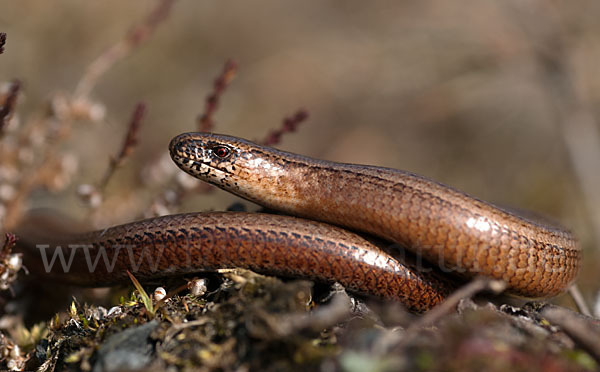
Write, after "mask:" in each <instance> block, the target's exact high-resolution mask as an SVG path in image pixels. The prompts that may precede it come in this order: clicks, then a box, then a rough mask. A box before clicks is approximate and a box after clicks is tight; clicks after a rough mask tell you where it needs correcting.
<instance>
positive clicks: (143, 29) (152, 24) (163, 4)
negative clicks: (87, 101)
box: [74, 0, 175, 98]
mask: <svg viewBox="0 0 600 372" xmlns="http://www.w3.org/2000/svg"><path fill="white" fill-rule="evenodd" d="M174 2H175V0H160V1H159V2H158V5H157V6H156V7H155V8H154V9H152V11H150V13H149V14H148V15H147V16H146V18H145V19H144V20H143V21H142V22H141V23H140V24H139V25H137V26H135V27H134V28H133V29H132V30H130V31H129V32H128V33H127V34H126V35H125V37H124V38H123V39H121V40H119V41H118V42H117V43H116V44H114V45H113V46H112V47H110V48H108V49H107V50H106V51H105V52H104V53H102V54H101V55H100V56H99V57H98V58H97V59H96V60H95V61H93V62H92V63H91V64H90V65H89V66H88V68H87V70H86V72H85V73H84V75H83V77H82V78H81V80H79V83H78V84H77V88H76V89H75V94H74V96H75V97H76V98H83V97H87V96H88V95H89V93H90V92H91V91H92V89H93V88H94V86H95V85H96V83H97V82H98V79H99V78H100V77H101V76H102V75H103V74H104V73H106V71H108V70H109V69H110V68H111V67H112V66H113V65H114V64H115V63H117V62H118V61H119V60H121V59H123V58H125V57H126V56H127V55H129V53H131V51H132V50H133V49H135V48H136V47H138V46H139V45H140V44H141V43H143V42H144V41H146V40H147V39H148V38H149V37H150V36H151V35H152V33H153V32H154V31H155V30H156V28H157V26H158V25H159V24H160V23H161V22H163V21H164V20H165V19H166V18H167V16H168V15H169V11H170V10H171V8H172V6H173V3H174Z"/></svg>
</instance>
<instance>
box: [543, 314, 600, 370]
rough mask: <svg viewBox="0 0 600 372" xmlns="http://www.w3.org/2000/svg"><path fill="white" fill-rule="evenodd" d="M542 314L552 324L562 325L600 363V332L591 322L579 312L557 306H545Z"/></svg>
mask: <svg viewBox="0 0 600 372" xmlns="http://www.w3.org/2000/svg"><path fill="white" fill-rule="evenodd" d="M541 315H542V316H543V317H544V318H546V319H547V320H548V321H549V322H550V323H551V324H554V325H557V326H558V327H560V328H561V329H562V330H563V331H564V332H565V333H566V334H567V335H568V336H569V337H570V338H571V339H572V340H573V341H575V343H576V344H577V345H579V346H580V347H581V348H582V349H584V350H585V351H587V352H588V353H590V355H591V356H592V357H593V358H594V359H595V360H596V362H597V363H600V333H599V332H598V331H597V329H595V328H594V327H593V325H592V324H591V323H590V322H588V321H586V320H585V319H583V318H581V317H580V316H578V314H577V313H573V312H571V311H570V310H567V309H564V308H561V307H556V306H548V307H545V308H544V309H542V311H541Z"/></svg>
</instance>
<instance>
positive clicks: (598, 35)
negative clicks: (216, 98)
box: [0, 0, 600, 300]
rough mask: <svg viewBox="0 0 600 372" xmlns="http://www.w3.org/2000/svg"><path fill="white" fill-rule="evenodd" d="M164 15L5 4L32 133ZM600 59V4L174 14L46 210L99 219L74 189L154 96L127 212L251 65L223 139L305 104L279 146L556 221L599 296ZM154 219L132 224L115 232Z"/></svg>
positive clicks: (122, 188) (3, 21)
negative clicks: (577, 246)
mask: <svg viewBox="0 0 600 372" xmlns="http://www.w3.org/2000/svg"><path fill="white" fill-rule="evenodd" d="M155 5H156V2H154V1H148V0H143V1H142V0H130V1H127V2H124V1H117V0H104V1H101V2H81V1H76V0H55V1H52V2H49V1H46V0H35V1H33V0H32V1H19V2H17V1H10V0H1V1H0V31H1V32H6V33H7V35H8V41H7V45H6V47H5V49H6V51H5V53H4V54H3V55H2V56H0V81H2V82H5V81H9V80H11V79H13V78H19V79H20V80H21V81H22V82H23V84H24V89H23V91H24V99H22V100H21V101H20V105H19V109H18V112H19V115H20V120H21V121H23V122H24V121H27V119H28V117H29V116H31V115H33V113H35V112H36V111H39V110H40V107H43V104H44V102H46V101H47V100H48V99H49V97H52V96H53V95H55V94H57V92H64V93H65V94H69V93H71V92H73V90H74V89H75V86H76V85H77V82H78V81H79V79H80V78H81V76H82V75H83V74H84V72H85V70H86V68H87V66H88V65H89V64H90V63H91V62H92V61H93V60H94V59H95V58H96V57H97V56H98V55H100V54H101V53H102V52H103V51H105V50H106V49H107V48H109V47H110V46H111V45H113V44H114V43H115V42H117V41H118V40H120V39H122V38H123V35H125V34H126V33H127V32H128V30H130V29H131V28H132V26H133V25H135V24H136V23H138V22H139V21H140V20H141V19H142V18H143V17H144V16H145V15H146V14H147V13H148V12H149V11H150V10H151V9H152V8H153V7H154V6H155ZM599 57H600V2H598V1H593V0H584V1H579V2H567V1H549V0H531V1H521V0H509V1H505V0H497V1H478V0H467V1H461V2H448V1H442V0H438V1H397V2H389V1H387V2H384V1H376V2H364V1H358V0H351V1H334V0H326V1H323V0H321V1H302V2H281V1H277V0H264V1H256V2H236V3H231V2H216V1H215V2H208V1H190V0H179V1H175V3H174V6H173V8H172V11H171V13H170V14H169V15H168V18H167V19H166V20H165V21H164V22H163V23H161V24H160V25H159V26H158V28H157V29H156V32H155V34H154V35H153V36H152V37H150V38H149V40H147V41H146V42H144V43H143V44H142V45H141V46H140V47H139V48H137V49H136V50H134V51H133V52H132V54H131V55H129V56H128V57H127V58H125V59H123V60H121V61H119V62H118V63H117V64H115V65H114V66H113V67H112V68H111V69H110V70H109V71H108V72H107V73H106V74H105V75H103V76H102V77H101V79H100V80H99V83H98V85H97V86H96V87H95V89H94V90H93V91H92V92H91V97H92V99H93V100H95V101H98V102H101V103H102V104H103V105H104V106H105V107H106V117H105V119H104V120H102V121H101V123H100V124H93V125H92V124H90V123H87V124H86V123H81V124H80V125H77V126H76V128H75V133H74V134H73V136H72V138H71V140H70V141H67V142H66V143H65V145H64V150H65V151H69V152H72V153H74V154H76V156H77V158H78V163H79V171H78V174H77V178H76V181H75V182H74V184H73V186H72V187H71V188H69V189H68V190H67V191H66V192H64V193H62V194H60V195H47V194H45V193H43V192H38V193H36V194H35V195H34V198H33V201H32V203H31V204H32V205H33V206H37V205H38V204H39V205H50V206H55V207H60V208H61V209H63V210H65V211H66V212H68V213H69V214H73V215H82V214H84V213H85V208H84V207H83V206H82V205H81V203H80V202H79V201H78V199H77V197H76V196H75V193H74V192H73V190H74V189H75V188H76V187H77V185H78V184H80V183H94V182H97V181H98V179H99V178H100V177H101V175H102V173H103V171H104V169H105V168H106V165H107V162H108V157H109V156H110V155H111V154H114V153H115V152H117V151H118V149H119V146H120V144H121V142H122V138H123V135H124V133H125V131H126V125H127V122H128V120H129V117H130V115H131V112H132V110H133V107H134V105H135V103H136V102H138V101H144V102H145V103H146V104H147V105H148V115H147V117H146V120H145V122H144V126H143V129H142V134H141V136H142V138H141V142H140V145H139V147H138V148H137V149H136V153H135V154H134V155H133V157H132V158H131V159H129V160H128V162H127V164H125V166H124V167H123V168H122V169H120V170H119V172H118V174H117V175H116V179H114V180H112V181H111V184H110V187H109V196H111V197H112V196H113V195H114V198H115V200H119V203H114V204H113V205H117V204H118V206H120V207H121V208H122V209H125V207H127V206H128V205H129V204H127V203H123V200H125V199H126V198H129V197H131V198H134V197H135V195H136V194H138V193H139V192H140V188H143V183H142V182H141V181H140V179H141V178H140V174H141V171H142V169H144V167H146V166H147V164H149V163H151V162H155V161H156V159H158V158H159V157H160V156H161V155H162V154H164V152H165V151H166V146H167V144H168V142H169V140H170V138H171V137H172V136H174V135H176V134H179V133H181V132H184V131H192V130H194V129H195V128H196V125H195V119H196V117H197V116H198V114H199V113H201V112H202V110H203V109H204V100H205V97H206V95H207V94H209V92H210V91H211V89H212V81H213V80H214V78H215V77H216V76H217V75H218V74H219V72H220V71H221V70H222V66H223V64H224V62H225V61H226V60H227V59H229V58H231V59H233V60H235V61H236V62H237V63H238V64H239V70H238V73H237V75H236V78H235V80H234V81H233V82H232V84H231V85H230V86H229V88H228V89H227V91H226V92H225V94H224V95H223V97H222V102H221V105H220V108H219V110H218V112H217V113H216V116H215V120H216V122H217V125H216V127H215V131H216V132H220V133H226V134H232V135H236V136H241V137H246V138H249V139H260V138H263V137H264V136H265V134H266V133H267V132H268V131H269V130H270V129H272V128H278V127H279V126H280V125H281V121H282V119H283V118H284V117H285V116H287V115H290V114H292V113H294V112H295V111H296V110H297V109H299V108H305V109H307V111H308V112H309V114H310V117H309V119H308V121H307V122H305V123H303V124H302V125H301V127H300V130H299V132H298V133H295V134H290V135H287V136H286V137H285V138H284V139H283V141H282V143H280V144H279V145H278V147H280V148H282V149H285V150H290V151H294V152H300V153H303V154H306V155H310V156H314V157H319V158H325V159H330V160H338V161H344V162H357V163H368V164H376V165H382V166H390V167H395V168H400V169H405V170H410V171H412V172H416V173H419V174H423V175H425V176H428V177H430V178H433V179H436V180H438V181H441V182H444V183H446V184H449V185H452V186H455V187H457V188H459V189H461V190H464V191H466V192H468V193H470V194H473V195H476V196H478V197H480V198H482V199H485V200H489V201H491V202H494V203H497V204H499V205H504V206H512V207H517V208H523V209H530V210H534V211H536V212H539V213H542V214H545V215H549V216H551V217H552V218H555V219H557V220H559V221H561V222H562V223H564V224H565V225H567V226H569V227H571V228H572V229H573V230H575V231H576V233H577V235H578V236H579V237H580V238H581V240H582V244H583V246H584V249H585V253H586V258H585V260H586V265H585V268H584V272H583V274H582V277H581V282H582V284H583V285H584V288H585V290H586V297H587V298H588V300H592V299H593V298H594V296H595V293H594V291H595V290H597V288H598V283H597V281H598V275H597V274H596V273H597V272H598V264H597V262H596V257H597V254H596V253H595V246H596V240H597V237H598V234H600V232H599V228H600V226H599V225H600V217H599V216H600V204H598V203H599V201H600V199H599V196H598V195H597V194H598V193H600V191H598V190H600V189H597V188H596V187H600V185H599V183H600V182H599V181H598V177H599V174H600V169H599V168H600V167H599V166H600V157H598V156H599V155H598V154H599V152H600V148H599V147H598V146H597V145H598V144H599V143H600V141H598V135H597V133H598V125H597V120H596V119H597V118H598V117H599V115H600V105H599V102H600V74H599V73H598V71H597V69H598V66H600V63H599V60H600V58H599ZM173 167H175V166H174V165H173ZM149 198H151V196H149ZM136 200H137V199H136ZM233 200H235V197H233V196H230V195H228V194H226V193H224V192H221V191H218V192H213V193H211V194H208V195H200V196H196V197H188V198H187V199H186V200H185V202H184V205H185V209H186V210H199V209H208V208H214V209H223V208H225V207H227V205H228V204H230V203H231V202H232V201H233ZM133 204H135V203H133ZM107 205H111V204H110V202H109V201H108V200H107ZM115 208H117V207H115ZM141 208H142V207H139V209H141ZM117 209H118V208H117ZM139 213H140V212H139V210H137V211H135V212H131V213H127V212H122V213H116V216H115V217H114V221H112V222H113V223H116V222H122V220H127V219H129V218H131V216H133V215H137V214H139Z"/></svg>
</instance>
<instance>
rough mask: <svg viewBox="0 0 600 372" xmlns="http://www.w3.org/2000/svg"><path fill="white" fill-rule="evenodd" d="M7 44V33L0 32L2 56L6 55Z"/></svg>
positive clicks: (0, 51) (0, 52)
mask: <svg viewBox="0 0 600 372" xmlns="http://www.w3.org/2000/svg"><path fill="white" fill-rule="evenodd" d="M5 44H6V33H4V32H0V54H2V53H4V45H5Z"/></svg>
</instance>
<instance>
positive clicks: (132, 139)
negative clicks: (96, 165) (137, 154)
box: [100, 102, 146, 190]
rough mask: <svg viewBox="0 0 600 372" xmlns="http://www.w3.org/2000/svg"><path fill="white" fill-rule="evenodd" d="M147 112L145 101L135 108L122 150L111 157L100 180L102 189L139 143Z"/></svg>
mask: <svg viewBox="0 0 600 372" xmlns="http://www.w3.org/2000/svg"><path fill="white" fill-rule="evenodd" d="M145 113H146V105H145V104H143V103H141V102H140V103H138V104H137V105H136V106H135V109H134V110H133V115H132V116H131V120H130V121H129V128H128V129H127V134H126V135H125V140H124V141H123V145H122V146H121V150H120V151H119V154H118V155H117V156H116V157H111V159H110V162H109V166H108V169H107V170H106V173H105V174H104V177H103V178H102V181H101V182H100V189H101V190H102V189H104V188H105V187H106V185H107V184H108V181H109V180H110V178H111V177H112V175H113V174H114V173H115V170H116V169H117V168H118V167H119V166H121V164H123V161H124V160H125V159H127V158H128V157H129V156H130V155H131V154H132V153H133V150H134V149H135V147H136V146H137V144H138V138H139V132H140V126H141V124H142V120H143V119H144V115H145Z"/></svg>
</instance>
